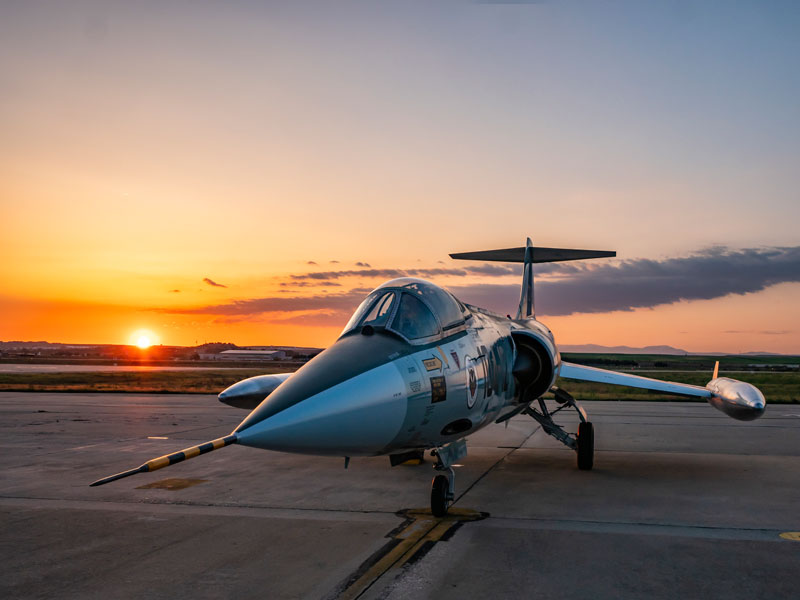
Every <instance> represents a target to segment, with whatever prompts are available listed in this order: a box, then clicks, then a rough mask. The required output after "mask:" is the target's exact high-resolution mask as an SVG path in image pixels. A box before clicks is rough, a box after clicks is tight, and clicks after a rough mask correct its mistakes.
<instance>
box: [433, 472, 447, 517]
mask: <svg viewBox="0 0 800 600" xmlns="http://www.w3.org/2000/svg"><path fill="white" fill-rule="evenodd" d="M449 491H450V482H449V481H448V480H447V477H445V476H444V475H437V476H436V477H434V478H433V483H431V512H432V513H433V516H434V517H443V516H445V515H446V514H447V506H448V501H447V493H448V492H449Z"/></svg>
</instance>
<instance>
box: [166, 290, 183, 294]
mask: <svg viewBox="0 0 800 600" xmlns="http://www.w3.org/2000/svg"><path fill="white" fill-rule="evenodd" d="M180 292H181V291H180V290H170V291H169V293H170V294H180Z"/></svg>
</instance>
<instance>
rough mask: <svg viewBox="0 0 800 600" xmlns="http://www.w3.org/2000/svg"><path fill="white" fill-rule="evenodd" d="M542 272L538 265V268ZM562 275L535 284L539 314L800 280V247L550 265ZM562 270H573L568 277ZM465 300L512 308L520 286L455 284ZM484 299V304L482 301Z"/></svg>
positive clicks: (646, 303)
mask: <svg viewBox="0 0 800 600" xmlns="http://www.w3.org/2000/svg"><path fill="white" fill-rule="evenodd" d="M535 269H536V272H537V273H538V272H539V270H540V269H539V266H537V267H535ZM548 270H549V271H550V272H551V273H554V272H558V273H559V275H562V277H561V278H559V279H544V280H540V281H537V283H536V309H537V312H538V313H541V314H546V315H551V316H556V315H570V314H574V313H601V312H611V311H617V310H621V311H630V310H633V309H635V308H644V307H653V306H658V305H660V304H671V303H674V302H680V301H682V300H709V299H712V298H721V297H723V296H727V295H729V294H748V293H752V292H758V291H761V290H763V289H765V288H767V287H769V286H772V285H776V284H779V283H786V282H798V281H800V246H797V247H789V248H750V249H744V250H731V249H728V248H724V247H714V248H709V249H707V250H703V251H701V252H697V253H695V254H692V255H690V256H688V257H683V258H669V259H664V260H649V259H636V260H628V261H622V262H620V263H618V264H605V265H583V266H580V267H574V266H572V268H563V267H561V268H559V269H548ZM563 275H572V276H565V277H563ZM451 290H452V291H453V292H454V293H455V294H456V295H459V297H461V296H463V300H464V301H465V302H470V303H475V304H479V305H482V306H486V307H487V308H493V309H495V310H497V309H498V308H499V307H504V308H499V310H501V311H502V310H505V311H508V310H509V309H510V308H512V307H514V306H516V305H517V303H518V302H519V287H518V286H507V285H482V286H475V285H469V286H454V287H452V288H451ZM481 302H483V303H484V304H481Z"/></svg>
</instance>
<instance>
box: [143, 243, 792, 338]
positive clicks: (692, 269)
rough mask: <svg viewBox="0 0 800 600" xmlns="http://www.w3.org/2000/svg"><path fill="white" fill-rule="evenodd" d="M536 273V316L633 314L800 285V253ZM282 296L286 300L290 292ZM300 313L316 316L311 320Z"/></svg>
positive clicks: (727, 253)
mask: <svg viewBox="0 0 800 600" xmlns="http://www.w3.org/2000/svg"><path fill="white" fill-rule="evenodd" d="M541 267H545V268H544V269H542V268H541ZM535 269H536V273H537V274H541V271H542V270H546V271H547V272H548V276H547V277H542V278H539V279H538V280H537V282H536V292H535V295H536V309H537V313H538V314H541V315H550V316H560V315H571V314H575V313H603V312H611V311H631V310H634V309H636V308H648V307H654V306H658V305H662V304H671V303H674V302H680V301H689V300H708V299H712V298H720V297H723V296H727V295H730V294H748V293H753V292H758V291H761V290H763V289H765V288H767V287H769V286H772V285H776V284H779V283H786V282H800V247H790V248H756V249H745V250H731V249H728V248H722V247H714V248H709V249H707V250H703V251H701V252H697V253H695V254H692V255H690V256H687V257H682V258H669V259H664V260H649V259H635V260H627V261H622V262H618V263H612V264H594V265H591V264H584V265H580V266H576V265H558V264H557V263H556V265H555V267H554V266H552V265H537V266H536V267H535ZM517 270H518V266H510V267H506V266H503V265H478V266H477V267H468V268H465V269H445V268H441V269H405V270H401V269H361V270H356V271H327V272H320V273H306V274H303V275H293V276H292V279H291V281H289V282H282V283H281V286H282V287H284V288H292V287H298V288H299V287H311V288H313V287H321V288H324V287H327V286H333V285H339V286H340V287H341V284H338V282H335V281H331V280H333V279H338V278H340V277H351V276H355V275H357V276H361V277H373V278H378V277H380V278H384V279H390V278H394V277H402V276H405V275H419V276H427V277H435V276H452V275H465V274H474V275H477V274H481V275H482V276H484V277H495V276H498V277H505V276H507V275H513V274H514V272H515V271H517ZM216 285H219V284H216ZM448 287H449V289H450V290H451V291H452V292H453V293H454V294H456V295H457V296H458V297H459V298H460V299H462V300H463V301H465V302H468V303H470V304H475V305H478V306H483V307H486V308H489V309H491V310H495V311H497V312H499V313H501V314H505V313H507V312H512V311H515V309H516V306H517V304H518V302H519V292H520V289H519V283H518V282H514V283H510V282H509V283H505V282H504V283H483V284H478V283H476V284H467V285H456V286H448ZM280 291H281V292H284V293H285V292H287V291H289V290H287V289H281V290H280ZM368 291H370V288H367V287H358V288H354V289H350V290H349V291H342V292H336V293H321V294H317V295H314V296H308V297H300V296H297V295H292V296H289V295H280V296H270V297H264V298H251V299H244V300H236V301H233V302H228V303H225V304H215V305H209V306H203V307H190V308H157V309H153V310H155V311H157V312H163V313H177V314H206V315H219V316H229V317H233V316H246V315H262V314H264V313H284V315H283V316H280V317H275V318H281V319H283V320H284V321H285V322H297V323H303V324H312V323H322V322H323V321H325V322H333V321H336V320H337V319H338V320H339V321H338V323H340V322H342V320H346V318H347V316H349V315H350V314H351V313H352V312H353V310H355V308H356V306H358V304H359V303H360V302H361V300H362V299H363V298H364V295H365V294H366V293H367V292H368ZM290 293H291V292H290ZM285 313H290V314H288V315H287V314H285ZM292 313H293V314H292ZM299 313H314V315H311V316H310V315H308V314H306V315H301V314H299ZM324 315H327V316H324ZM312 317H313V318H312ZM295 319H296V320H295ZM338 323H337V324H338ZM729 333H733V331H729ZM759 333H762V334H764V335H785V334H788V333H790V332H788V331H780V330H764V331H760V332H759Z"/></svg>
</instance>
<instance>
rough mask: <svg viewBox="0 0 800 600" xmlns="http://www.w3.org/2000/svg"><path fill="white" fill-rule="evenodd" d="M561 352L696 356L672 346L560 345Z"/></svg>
mask: <svg viewBox="0 0 800 600" xmlns="http://www.w3.org/2000/svg"><path fill="white" fill-rule="evenodd" d="M558 349H559V350H560V351H561V352H573V353H578V354H671V355H675V356H685V355H687V354H694V353H693V352H687V351H686V350H681V349H680V348H673V347H672V346H645V347H644V348H632V347H631V346H600V345H599V344H564V345H559V347H558Z"/></svg>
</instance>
